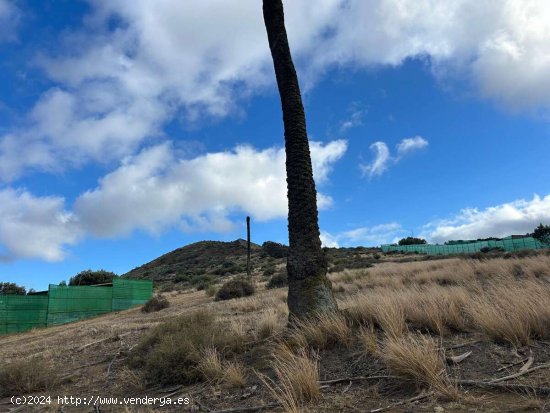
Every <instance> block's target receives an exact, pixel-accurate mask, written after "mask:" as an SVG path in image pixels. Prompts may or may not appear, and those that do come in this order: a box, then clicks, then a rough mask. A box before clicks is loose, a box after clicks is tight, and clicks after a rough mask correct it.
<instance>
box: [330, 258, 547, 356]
mask: <svg viewBox="0 0 550 413" xmlns="http://www.w3.org/2000/svg"><path fill="white" fill-rule="evenodd" d="M357 274H362V276H363V277H364V278H363V279H362V278H360V277H354V278H353V282H354V283H360V282H363V284H364V285H363V287H362V288H359V289H358V290H362V291H361V292H359V293H355V294H348V295H347V296H345V297H343V298H341V300H340V307H341V308H344V309H346V313H347V314H348V316H349V318H350V319H351V320H352V321H353V322H354V323H357V324H366V325H369V324H374V325H377V326H378V327H380V328H381V329H382V330H383V331H384V333H385V334H386V335H387V336H388V337H392V338H398V337H402V336H404V335H405V334H406V332H407V325H409V326H410V327H411V328H413V329H420V330H427V331H429V332H432V333H436V334H439V335H445V334H447V333H448V332H450V331H451V332H452V331H478V332H482V333H484V334H486V335H487V336H488V337H489V338H491V339H493V340H495V341H508V342H510V343H512V344H513V345H525V344H527V343H529V340H531V339H533V338H543V339H546V338H548V337H550V257H548V256H545V255H538V256H534V257H527V258H520V259H503V258H499V259H492V260H486V261H479V260H465V259H449V260H441V261H435V262H434V261H430V262H411V263H400V264H397V263H386V264H380V265H378V266H376V267H374V268H370V269H369V270H368V271H363V272H357ZM338 276H339V275H338V274H337V275H335V278H336V279H338ZM384 279H385V280H386V282H385V283H384Z"/></svg>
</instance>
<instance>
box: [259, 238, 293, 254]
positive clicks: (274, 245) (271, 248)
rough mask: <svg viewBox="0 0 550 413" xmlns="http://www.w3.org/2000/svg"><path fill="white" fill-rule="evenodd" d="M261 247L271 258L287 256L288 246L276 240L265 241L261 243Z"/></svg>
mask: <svg viewBox="0 0 550 413" xmlns="http://www.w3.org/2000/svg"><path fill="white" fill-rule="evenodd" d="M262 249H263V250H264V252H265V253H266V254H267V255H269V256H270V257H273V258H286V257H287V256H288V247H287V246H286V245H283V244H279V243H278V242H272V241H266V242H264V243H263V244H262Z"/></svg>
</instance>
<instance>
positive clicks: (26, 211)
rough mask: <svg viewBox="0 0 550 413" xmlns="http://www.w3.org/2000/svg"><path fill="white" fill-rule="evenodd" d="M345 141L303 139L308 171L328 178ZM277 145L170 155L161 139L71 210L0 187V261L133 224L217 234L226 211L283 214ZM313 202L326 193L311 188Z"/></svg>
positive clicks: (44, 255)
mask: <svg viewBox="0 0 550 413" xmlns="http://www.w3.org/2000/svg"><path fill="white" fill-rule="evenodd" d="M346 148H347V145H346V142H345V141H341V140H338V141H333V142H329V143H327V144H321V143H319V142H311V157H312V164H313V174H314V177H315V179H316V180H317V181H318V182H323V181H326V180H327V179H328V174H329V173H330V171H331V169H332V166H333V164H334V163H335V162H336V161H338V160H339V159H340V158H341V157H342V156H343V155H344V153H345V151H346ZM286 195H287V189H286V172H285V151H284V149H283V148H269V149H265V150H256V149H254V148H252V147H250V146H238V147H236V148H235V149H234V150H232V151H225V152H217V153H207V154H205V155H201V156H197V157H195V158H192V159H178V158H177V156H176V154H175V151H174V150H173V149H172V146H171V145H170V144H168V143H164V144H160V145H156V146H153V147H150V148H148V149H145V150H143V151H141V152H140V153H139V154H138V155H136V156H131V157H126V158H125V159H124V160H123V161H122V164H121V165H120V167H119V168H117V169H116V170H114V171H113V172H111V173H109V174H107V175H106V176H105V177H103V178H102V179H101V180H100V182H99V186H98V187H97V188H95V189H93V190H89V191H86V192H84V193H82V194H81V195H80V196H79V197H78V198H77V200H76V202H75V205H74V207H73V210H72V211H67V210H65V208H64V199H63V198H61V197H35V196H33V195H32V194H30V193H29V192H27V191H25V190H15V189H10V188H8V189H4V190H0V252H1V251H2V250H4V251H5V253H0V260H12V259H18V258H40V259H43V260H47V261H57V260H61V259H63V258H64V257H65V254H66V253H65V249H64V248H65V246H69V245H72V244H75V243H76V242H78V241H79V240H80V239H81V238H82V237H84V236H100V237H116V236H122V235H126V234H128V233H130V232H132V231H134V230H136V229H140V230H144V231H147V232H150V233H161V232H163V231H164V230H166V229H167V228H174V227H175V228H179V229H180V230H182V231H214V232H224V231H228V230H230V229H232V228H233V227H234V223H233V222H232V221H231V219H230V214H231V213H232V212H239V211H243V212H246V213H248V214H251V215H252V216H253V217H254V218H255V219H257V220H258V221H266V220H270V219H274V218H281V217H285V216H286V215H287V211H288V209H287V208H288V207H287V196H286ZM317 195H318V207H319V208H320V209H322V208H327V207H328V206H330V205H331V203H332V198H331V197H330V196H328V195H326V194H323V193H321V192H318V194H317Z"/></svg>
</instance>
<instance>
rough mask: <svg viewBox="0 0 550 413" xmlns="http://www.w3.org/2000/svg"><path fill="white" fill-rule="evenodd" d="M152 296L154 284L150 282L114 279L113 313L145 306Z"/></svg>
mask: <svg viewBox="0 0 550 413" xmlns="http://www.w3.org/2000/svg"><path fill="white" fill-rule="evenodd" d="M152 296H153V282H152V281H150V280H128V279H125V278H114V279H113V311H119V310H126V309H128V308H130V307H133V306H135V305H139V304H143V303H145V302H147V301H148V300H149V299H150V298H151V297H152Z"/></svg>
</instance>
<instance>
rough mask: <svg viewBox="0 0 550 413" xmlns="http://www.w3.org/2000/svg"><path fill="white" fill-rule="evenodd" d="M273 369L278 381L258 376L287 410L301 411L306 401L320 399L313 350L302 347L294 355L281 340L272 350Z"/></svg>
mask: <svg viewBox="0 0 550 413" xmlns="http://www.w3.org/2000/svg"><path fill="white" fill-rule="evenodd" d="M272 368H273V371H274V372H275V376H276V380H272V379H270V378H269V377H267V376H265V375H262V374H258V377H259V378H260V380H261V381H262V382H263V383H264V385H265V386H266V387H267V388H268V389H269V391H270V392H271V394H272V396H273V397H274V398H275V399H276V400H277V401H278V402H279V403H281V405H282V407H283V409H284V410H285V412H289V413H298V412H302V411H303V406H304V404H306V403H309V402H312V401H315V400H317V399H318V398H319V396H320V394H321V389H320V385H319V362H318V359H317V357H316V355H315V354H314V353H310V352H308V351H307V350H305V349H300V350H299V351H298V353H296V354H295V353H294V352H293V351H292V350H291V348H290V347H289V346H288V345H287V344H286V343H279V344H278V345H277V346H276V347H275V350H274V352H273V363H272Z"/></svg>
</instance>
